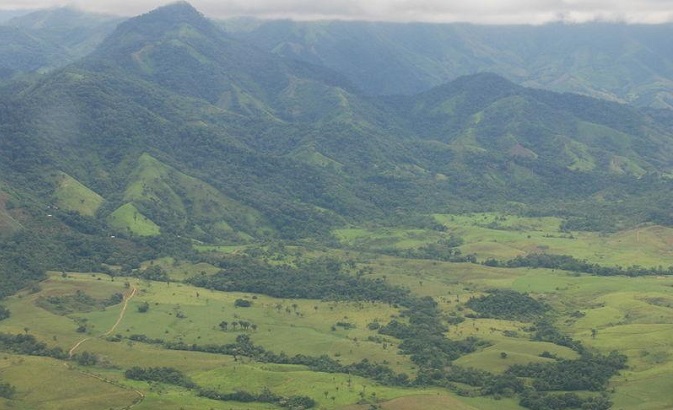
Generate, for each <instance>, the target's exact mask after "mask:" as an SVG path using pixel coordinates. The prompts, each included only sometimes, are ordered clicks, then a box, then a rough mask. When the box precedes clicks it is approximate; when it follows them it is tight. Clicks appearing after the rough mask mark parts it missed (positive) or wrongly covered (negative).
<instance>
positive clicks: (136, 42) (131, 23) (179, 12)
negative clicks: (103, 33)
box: [98, 1, 218, 59]
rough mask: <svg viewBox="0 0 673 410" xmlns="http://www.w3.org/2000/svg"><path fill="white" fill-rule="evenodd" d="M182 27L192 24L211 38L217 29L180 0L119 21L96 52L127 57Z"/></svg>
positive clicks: (189, 5)
mask: <svg viewBox="0 0 673 410" xmlns="http://www.w3.org/2000/svg"><path fill="white" fill-rule="evenodd" d="M184 26H191V27H192V28H193V29H195V30H196V31H198V32H201V33H202V34H203V35H205V36H206V37H213V36H215V32H216V31H218V29H217V27H215V26H214V25H213V24H212V23H211V22H210V21H209V20H208V19H207V18H206V17H204V15H203V14H201V12H199V11H198V10H196V9H195V8H194V7H192V5H191V4H189V3H188V2H186V1H180V2H176V3H172V4H168V5H166V6H162V7H159V8H156V9H154V10H152V11H150V12H148V13H145V14H142V15H140V16H137V17H134V18H131V19H129V20H127V21H125V22H123V23H121V24H120V25H119V26H117V29H116V30H115V31H114V32H113V33H112V34H111V35H110V36H109V37H108V38H107V39H106V40H105V41H104V42H103V43H102V44H101V45H100V47H99V49H98V55H105V56H107V57H112V58H113V59H118V58H120V57H127V56H128V55H129V53H134V52H137V51H139V50H140V49H142V48H143V47H145V46H147V45H149V44H152V43H155V42H157V41H162V40H163V39H165V38H166V36H167V35H170V34H169V33H176V32H179V31H180V29H181V28H182V27H184Z"/></svg>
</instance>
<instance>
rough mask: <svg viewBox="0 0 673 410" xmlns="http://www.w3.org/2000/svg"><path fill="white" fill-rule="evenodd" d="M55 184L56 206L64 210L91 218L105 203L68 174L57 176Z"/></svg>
mask: <svg viewBox="0 0 673 410" xmlns="http://www.w3.org/2000/svg"><path fill="white" fill-rule="evenodd" d="M56 184H57V185H56V191H55V192H54V197H55V199H56V205H58V206H59V207H60V208H63V209H65V210H68V211H75V212H78V213H80V214H82V215H88V216H93V215H95V214H96V211H97V210H98V208H100V206H101V205H102V204H103V202H104V201H105V200H104V199H103V197H101V196H100V195H98V194H97V193H95V192H94V191H92V190H91V189H89V188H87V187H86V186H84V185H82V183H80V182H79V181H77V180H76V179H74V178H73V177H71V176H70V175H68V174H65V173H61V174H59V175H58V176H57V181H56Z"/></svg>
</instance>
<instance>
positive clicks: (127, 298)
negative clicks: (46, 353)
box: [64, 286, 145, 409]
mask: <svg viewBox="0 0 673 410" xmlns="http://www.w3.org/2000/svg"><path fill="white" fill-rule="evenodd" d="M136 293H138V288H136V287H135V286H134V287H133V289H132V290H131V293H130V294H129V295H128V296H125V297H124V304H123V305H122V310H121V311H120V312H119V316H118V317H117V321H116V322H115V324H114V325H112V327H111V328H110V329H108V331H107V332H105V333H103V334H102V335H100V336H99V337H100V338H102V337H105V336H110V335H111V334H112V332H114V331H115V329H117V326H119V324H120V323H121V321H122V320H123V319H124V315H126V308H127V307H128V305H129V301H130V300H131V299H133V297H134V296H135V295H136ZM90 339H91V337H85V338H84V339H82V340H80V341H78V342H77V343H75V344H74V345H73V347H71V348H70V350H69V351H68V356H69V357H71V358H72V356H73V355H74V354H75V351H76V350H77V348H79V347H80V345H82V343H84V342H86V341H87V340H90ZM64 364H65V365H66V366H67V367H70V365H69V364H68V363H67V362H66V363H64ZM78 371H79V372H80V373H81V374H84V375H87V376H89V377H93V378H94V379H98V380H100V381H102V382H105V383H109V384H112V385H114V386H117V387H120V388H122V389H128V387H127V386H123V385H121V384H119V383H116V382H114V381H112V380H108V379H106V378H104V377H102V376H99V375H97V374H94V373H89V372H87V371H83V370H78ZM131 390H133V392H134V393H135V394H137V395H138V398H137V399H136V400H134V402H133V403H132V404H131V405H130V406H127V407H126V408H127V409H130V408H132V407H134V406H137V405H138V404H140V403H142V401H143V400H145V394H144V393H143V392H141V391H140V390H136V389H131Z"/></svg>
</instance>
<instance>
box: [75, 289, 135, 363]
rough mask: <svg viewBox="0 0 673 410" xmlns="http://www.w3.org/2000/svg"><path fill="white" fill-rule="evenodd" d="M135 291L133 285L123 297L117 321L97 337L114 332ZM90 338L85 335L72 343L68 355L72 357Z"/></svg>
mask: <svg viewBox="0 0 673 410" xmlns="http://www.w3.org/2000/svg"><path fill="white" fill-rule="evenodd" d="M137 292H138V288H136V287H135V286H134V287H133V290H131V293H130V294H129V295H128V296H125V297H124V304H123V305H122V310H121V311H120V312H119V316H118V317H117V321H116V322H115V324H114V325H112V327H111V328H110V329H108V331H107V332H105V333H103V334H102V335H100V336H99V337H104V336H110V334H112V332H114V331H115V329H117V326H119V324H120V323H121V321H122V320H123V319H124V315H125V314H126V308H127V307H128V305H129V301H130V300H131V299H133V297H134V296H135V295H136V293H137ZM90 339H91V337H85V338H84V339H82V340H80V341H79V342H77V343H75V345H73V347H71V348H70V350H68V356H69V357H72V356H73V355H74V354H75V350H77V348H79V347H80V345H81V344H82V343H84V342H86V341H87V340H90Z"/></svg>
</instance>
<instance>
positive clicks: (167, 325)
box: [80, 281, 410, 371]
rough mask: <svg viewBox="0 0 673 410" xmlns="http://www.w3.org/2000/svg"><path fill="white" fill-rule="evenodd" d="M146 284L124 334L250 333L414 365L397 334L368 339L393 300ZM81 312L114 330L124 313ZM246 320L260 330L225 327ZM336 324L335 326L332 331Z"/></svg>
mask: <svg viewBox="0 0 673 410" xmlns="http://www.w3.org/2000/svg"><path fill="white" fill-rule="evenodd" d="M138 287H139V289H140V292H139V293H138V295H137V296H136V298H135V299H134V300H133V301H131V303H130V304H129V310H128V313H127V315H126V317H125V319H124V323H123V326H122V327H120V328H119V329H118V330H117V332H116V333H120V334H123V335H126V336H128V335H131V334H145V335H147V336H148V337H151V338H161V339H164V340H182V341H184V342H186V343H197V344H207V343H216V344H226V343H232V342H234V341H235V339H236V337H237V336H238V335H240V334H242V333H245V334H248V335H250V337H251V339H252V340H253V341H254V342H255V343H257V344H260V345H261V346H264V347H266V348H268V349H270V350H272V351H275V352H281V351H282V352H285V353H287V354H288V355H294V354H299V353H303V354H308V355H321V354H328V355H330V356H332V357H339V358H340V359H341V360H342V361H343V362H344V363H350V362H354V361H360V360H362V359H364V358H369V359H370V360H375V361H383V360H388V361H389V362H391V364H392V365H394V366H395V367H398V368H399V369H400V370H404V371H409V366H410V364H409V362H408V359H406V358H405V357H403V356H398V355H397V354H396V348H395V341H394V340H392V339H390V340H389V342H388V346H387V347H384V345H383V344H382V343H376V342H372V341H368V340H367V339H368V337H369V336H376V335H377V333H376V331H372V330H369V329H367V324H369V323H371V322H373V321H375V320H378V321H380V322H381V323H386V322H387V321H389V320H390V317H391V315H396V314H398V312H397V310H396V309H393V308H391V307H389V306H387V305H383V304H372V303H346V302H322V301H316V300H290V299H276V298H271V297H267V296H263V295H250V294H244V293H235V292H230V293H223V292H217V291H209V290H206V289H199V288H194V287H191V286H187V285H182V284H175V283H173V284H170V285H168V284H165V283H157V282H148V281H143V282H140V283H139V284H138ZM253 296H254V298H253ZM236 299H248V300H250V301H252V303H253V304H252V307H249V308H236V307H235V306H234V302H235V300H236ZM145 301H146V302H148V303H149V304H150V309H149V311H148V312H147V313H139V312H138V311H137V306H138V305H139V304H140V303H142V302H145ZM80 316H82V317H84V318H86V319H87V320H88V323H91V324H92V325H94V326H95V328H96V329H99V328H100V329H106V328H107V327H108V326H111V325H112V324H113V323H114V321H115V320H116V312H114V311H113V310H111V309H108V310H105V311H95V312H90V313H86V314H82V315H80ZM180 316H183V317H182V318H180ZM238 320H246V321H249V322H251V323H254V324H255V325H256V326H257V329H256V330H254V331H252V330H248V331H243V330H242V329H240V327H239V328H237V329H236V330H234V329H233V328H232V326H231V325H230V326H229V330H227V331H222V330H221V329H220V328H219V323H220V322H221V321H227V322H229V323H231V322H233V321H238ZM337 322H343V323H351V324H352V325H353V326H354V328H352V329H346V328H344V327H341V326H337V325H336V324H337ZM333 326H334V328H335V330H332V327H333ZM388 339H389V338H388ZM398 362H399V366H398V365H397V363H398Z"/></svg>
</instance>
